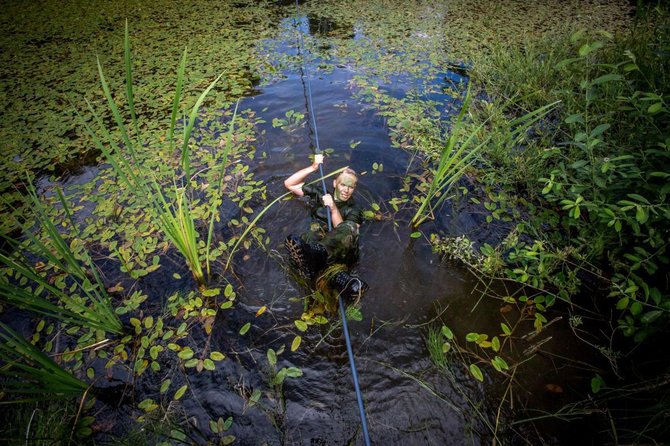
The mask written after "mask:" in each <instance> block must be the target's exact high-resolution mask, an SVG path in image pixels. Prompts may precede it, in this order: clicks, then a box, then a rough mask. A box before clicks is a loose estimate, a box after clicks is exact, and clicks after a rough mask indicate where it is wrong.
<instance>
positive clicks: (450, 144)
mask: <svg viewBox="0 0 670 446" xmlns="http://www.w3.org/2000/svg"><path fill="white" fill-rule="evenodd" d="M470 99H471V95H470V86H468V91H467V93H466V95H465V100H464V101H463V106H462V107H461V111H460V113H459V114H458V116H457V118H456V120H455V121H454V122H453V123H452V128H451V132H450V134H449V138H448V139H447V143H446V145H445V146H444V149H442V154H441V156H440V160H439V162H438V165H437V168H435V169H431V173H432V174H433V175H432V176H433V179H432V181H431V183H430V186H429V187H428V191H427V192H426V194H425V195H424V196H423V197H422V198H421V199H420V200H421V201H420V205H419V208H418V209H417V211H416V213H415V214H414V217H412V221H411V226H412V228H413V229H416V228H417V227H418V226H419V225H420V224H421V223H423V222H424V221H426V220H427V219H429V218H430V216H431V215H432V210H433V209H434V208H436V207H438V206H439V205H440V204H441V203H442V202H443V201H444V200H445V199H446V198H447V196H448V193H449V191H450V189H451V188H452V187H453V185H454V184H455V183H456V182H457V181H458V180H459V179H460V177H461V176H462V175H463V173H464V172H465V170H466V169H467V168H468V166H470V164H472V162H473V161H474V159H475V154H476V153H477V152H478V151H479V150H480V149H481V148H482V147H483V146H484V145H485V144H486V143H487V142H488V140H489V137H488V136H487V137H485V138H484V139H483V140H481V141H479V143H478V144H477V145H476V146H475V147H474V148H471V146H473V145H475V144H476V143H477V141H478V140H477V139H476V137H477V136H478V134H479V133H480V130H481V129H482V128H483V127H484V125H485V123H482V124H481V125H480V126H478V127H476V129H475V130H474V131H471V132H470V134H469V135H467V137H466V139H465V141H463V142H461V143H460V144H459V145H458V148H456V145H457V143H458V142H459V140H460V139H461V136H462V134H463V133H464V129H465V128H466V123H465V114H466V112H467V111H468V108H469V106H470ZM438 195H439V197H438V199H437V200H436V201H433V200H434V199H435V198H436V197H437V196H438Z"/></svg>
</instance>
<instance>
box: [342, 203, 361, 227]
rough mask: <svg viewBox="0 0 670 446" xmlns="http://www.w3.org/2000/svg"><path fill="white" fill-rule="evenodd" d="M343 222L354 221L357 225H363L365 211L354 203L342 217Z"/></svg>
mask: <svg viewBox="0 0 670 446" xmlns="http://www.w3.org/2000/svg"><path fill="white" fill-rule="evenodd" d="M342 219H343V220H349V221H353V222H355V223H358V224H359V225H360V224H363V209H362V208H361V207H360V206H359V205H358V203H353V204H352V205H351V206H350V207H347V208H346V210H345V211H344V215H342Z"/></svg>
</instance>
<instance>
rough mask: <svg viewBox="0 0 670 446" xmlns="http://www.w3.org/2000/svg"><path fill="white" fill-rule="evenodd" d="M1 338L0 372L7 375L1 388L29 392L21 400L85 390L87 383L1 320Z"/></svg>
mask: <svg viewBox="0 0 670 446" xmlns="http://www.w3.org/2000/svg"><path fill="white" fill-rule="evenodd" d="M0 339H1V340H2V342H0V359H2V361H3V362H4V363H5V364H4V365H3V367H1V368H0V375H4V376H6V377H7V378H8V379H7V380H3V383H2V384H3V390H4V391H5V392H9V393H19V394H22V395H32V396H31V397H30V398H27V399H23V400H21V401H22V402H24V401H34V400H41V399H46V398H53V397H58V398H64V397H71V396H72V395H81V394H83V393H84V392H85V391H86V389H88V387H89V386H88V384H86V383H85V382H83V381H81V380H79V379H77V378H76V377H74V376H72V375H71V374H70V373H68V372H67V371H65V370H63V369H62V368H61V367H60V366H59V365H58V364H56V363H55V362H54V360H53V359H51V358H49V357H48V356H47V355H45V354H44V353H42V352H41V351H40V350H39V349H38V348H37V347H35V346H34V345H33V344H31V343H30V342H28V341H26V340H25V339H24V338H23V337H22V336H21V335H19V334H18V333H16V332H15V331H14V330H12V329H11V328H9V326H7V325H6V324H3V323H2V322H0ZM11 402H19V401H16V400H12V401H11Z"/></svg>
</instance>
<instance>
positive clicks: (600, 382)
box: [591, 374, 605, 394]
mask: <svg viewBox="0 0 670 446" xmlns="http://www.w3.org/2000/svg"><path fill="white" fill-rule="evenodd" d="M604 385H605V380H604V379H603V378H602V376H600V375H598V374H596V376H594V377H593V378H591V392H593V393H594V394H595V393H598V392H600V389H601V388H602V386H604Z"/></svg>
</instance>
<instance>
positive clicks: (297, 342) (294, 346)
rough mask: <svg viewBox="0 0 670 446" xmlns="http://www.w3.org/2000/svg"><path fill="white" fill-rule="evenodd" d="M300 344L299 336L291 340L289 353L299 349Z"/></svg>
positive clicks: (300, 338)
mask: <svg viewBox="0 0 670 446" xmlns="http://www.w3.org/2000/svg"><path fill="white" fill-rule="evenodd" d="M301 342H302V337H301V336H296V337H295V338H293V342H291V351H292V352H294V351H296V350H298V348H300V343H301Z"/></svg>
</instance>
